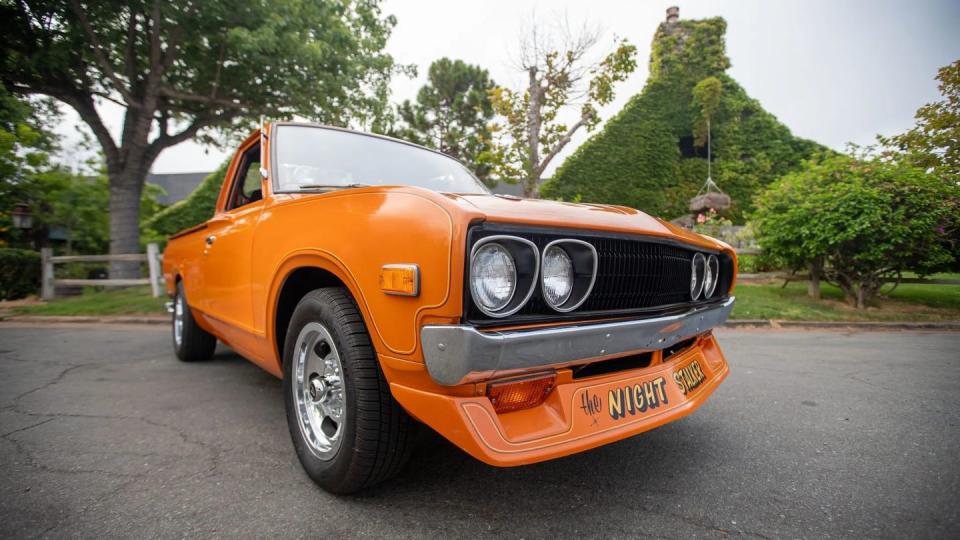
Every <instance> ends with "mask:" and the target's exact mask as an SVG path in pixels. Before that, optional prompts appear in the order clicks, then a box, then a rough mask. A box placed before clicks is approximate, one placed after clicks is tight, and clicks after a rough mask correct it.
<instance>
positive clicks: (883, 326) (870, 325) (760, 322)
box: [722, 319, 960, 330]
mask: <svg viewBox="0 0 960 540" xmlns="http://www.w3.org/2000/svg"><path fill="white" fill-rule="evenodd" d="M722 327H723V328H773V329H779V328H808V329H827V330H830V329H834V330H835V329H843V328H849V329H853V330H960V321H905V322H888V321H780V320H773V319H771V320H765V319H740V320H732V321H727V322H725V323H724V324H723V326H722Z"/></svg>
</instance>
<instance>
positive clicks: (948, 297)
mask: <svg viewBox="0 0 960 540" xmlns="http://www.w3.org/2000/svg"><path fill="white" fill-rule="evenodd" d="M931 277H932V278H939V279H958V278H960V274H938V275H935V276H931ZM782 283H783V282H782V281H778V282H775V283H763V284H761V283H746V282H744V283H738V284H737V287H736V289H735V291H734V295H735V296H736V297H737V303H736V305H735V306H734V308H733V315H732V316H731V319H781V320H795V321H942V320H960V285H914V284H910V285H900V286H899V287H897V288H896V289H895V290H894V291H893V292H892V293H890V294H889V295H887V297H886V298H881V299H880V305H879V306H876V307H870V308H868V309H866V310H857V309H854V308H852V307H850V306H848V305H847V304H845V303H844V302H843V293H841V291H840V289H838V288H837V287H834V286H832V285H827V284H825V283H824V284H821V287H820V289H821V293H822V295H823V300H820V301H817V300H814V299H812V298H810V297H808V296H807V284H806V282H795V283H790V284H789V285H787V287H786V288H785V289H784V288H781V285H782ZM889 288H890V286H886V287H884V291H887V290H889Z"/></svg>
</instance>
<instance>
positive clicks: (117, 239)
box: [109, 164, 149, 279]
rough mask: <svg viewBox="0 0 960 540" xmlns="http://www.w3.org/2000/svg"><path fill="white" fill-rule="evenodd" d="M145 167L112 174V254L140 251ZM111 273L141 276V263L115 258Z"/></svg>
mask: <svg viewBox="0 0 960 540" xmlns="http://www.w3.org/2000/svg"><path fill="white" fill-rule="evenodd" d="M148 168H149V164H148V165H147V166H146V167H138V168H131V169H128V170H126V171H121V172H118V173H116V174H113V173H111V174H110V175H109V176H110V254H111V255H120V254H126V253H140V195H141V193H142V192H143V183H144V181H145V180H146V176H147V175H146V170H148ZM110 277H111V278H113V279H117V278H120V279H129V278H138V277H140V263H138V262H119V261H117V262H112V263H110Z"/></svg>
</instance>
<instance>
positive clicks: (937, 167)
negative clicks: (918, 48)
mask: <svg viewBox="0 0 960 540" xmlns="http://www.w3.org/2000/svg"><path fill="white" fill-rule="evenodd" d="M937 81H939V86H938V87H939V89H940V94H941V95H942V96H943V99H942V100H940V101H936V102H934V103H929V104H927V105H924V106H923V107H920V109H918V110H917V114H916V125H915V126H914V127H913V128H912V129H910V130H909V131H907V132H906V133H903V134H900V135H896V136H893V137H882V136H881V137H879V140H880V143H881V144H883V145H885V146H887V147H888V148H889V149H890V150H891V151H888V153H887V155H888V156H893V157H897V158H903V157H905V158H906V159H908V160H909V161H910V162H911V163H913V164H914V165H916V166H918V167H922V168H924V169H933V170H934V171H935V172H936V173H937V174H939V175H940V176H941V177H942V178H944V179H945V180H948V181H951V182H960V60H957V61H956V62H954V63H952V64H950V65H948V66H944V67H942V68H940V70H939V71H938V72H937Z"/></svg>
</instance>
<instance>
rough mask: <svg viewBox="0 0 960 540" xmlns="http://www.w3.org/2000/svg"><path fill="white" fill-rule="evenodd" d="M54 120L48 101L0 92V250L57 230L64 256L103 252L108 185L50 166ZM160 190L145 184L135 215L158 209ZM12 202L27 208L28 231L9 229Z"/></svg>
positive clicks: (40, 240) (43, 240)
mask: <svg viewBox="0 0 960 540" xmlns="http://www.w3.org/2000/svg"><path fill="white" fill-rule="evenodd" d="M58 120H59V116H58V115H57V114H56V110H55V109H54V108H52V107H51V106H50V103H47V102H37V101H36V100H34V101H33V102H31V101H26V100H22V99H18V98H17V97H16V96H13V95H11V94H9V93H7V92H6V91H5V90H3V89H2V88H0V246H2V245H23V246H31V245H34V246H45V245H46V244H47V235H48V234H49V232H50V230H51V229H53V228H62V229H63V230H64V232H65V233H66V236H67V239H66V246H65V248H66V252H67V253H72V252H79V253H93V254H98V253H104V252H106V250H107V248H108V244H109V218H108V215H107V214H106V213H105V212H104V211H103V209H104V208H107V206H108V205H109V200H110V187H109V185H108V182H107V179H106V177H105V176H103V175H102V174H92V175H82V174H78V173H75V172H73V171H70V170H69V169H67V168H66V167H63V166H61V165H58V164H56V163H54V162H53V159H52V158H51V155H53V154H55V153H56V152H57V151H59V150H60V148H59V138H58V137H57V136H56V134H54V133H53V132H52V131H51V130H50V128H49V126H50V125H51V124H52V123H53V122H56V121H58ZM90 165H91V166H92V167H93V168H96V167H97V163H91V164H90ZM162 191H163V190H162V189H161V188H159V187H156V186H147V188H146V189H145V190H144V192H143V196H142V197H141V216H143V217H144V218H148V217H149V216H152V215H153V214H155V213H156V212H158V211H159V210H160V205H159V203H158V202H157V196H158V195H159V194H160V192H162ZM17 204H26V205H27V207H28V208H29V210H30V213H31V215H32V217H33V227H32V229H31V230H30V231H29V232H28V231H21V230H19V229H16V228H15V227H13V226H12V219H11V213H12V211H13V209H14V207H15V206H16V205H17Z"/></svg>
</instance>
